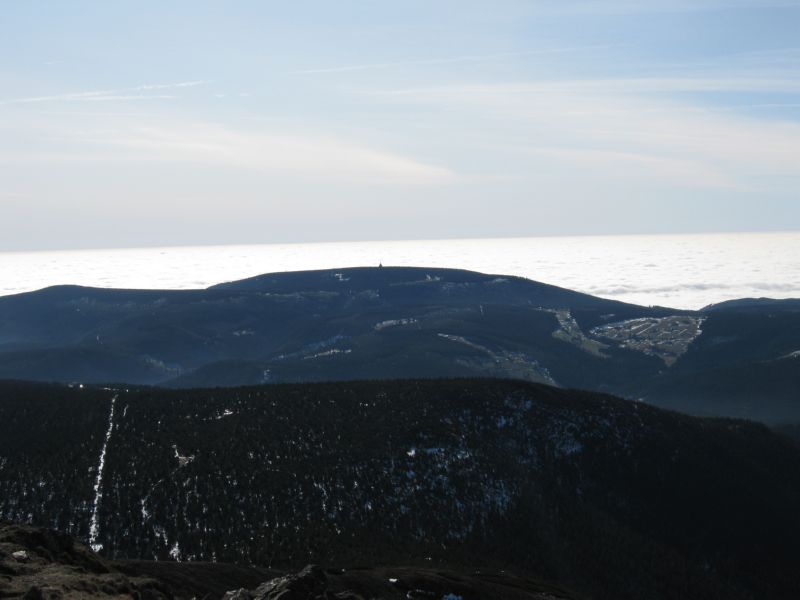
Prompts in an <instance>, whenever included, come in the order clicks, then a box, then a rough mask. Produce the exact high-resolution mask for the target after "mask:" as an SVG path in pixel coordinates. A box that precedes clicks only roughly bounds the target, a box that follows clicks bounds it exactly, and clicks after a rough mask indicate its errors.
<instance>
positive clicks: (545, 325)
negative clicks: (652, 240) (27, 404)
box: [0, 267, 800, 423]
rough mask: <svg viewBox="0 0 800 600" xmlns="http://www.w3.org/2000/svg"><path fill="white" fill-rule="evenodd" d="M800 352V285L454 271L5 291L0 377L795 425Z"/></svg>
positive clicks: (389, 270)
mask: <svg viewBox="0 0 800 600" xmlns="http://www.w3.org/2000/svg"><path fill="white" fill-rule="evenodd" d="M798 361H800V309H798V302H797V301H791V300H786V301H767V300H741V301H736V302H728V303H722V304H719V305H715V306H710V307H708V308H707V309H704V310H703V311H697V312H690V311H676V310H671V309H666V308H652V307H642V306H634V305H629V304H623V303H620V302H613V301H610V300H604V299H601V298H595V297H592V296H588V295H586V294H580V293H577V292H572V291H569V290H565V289H562V288H557V287H554V286H549V285H545V284H542V283H537V282H534V281H529V280H526V279H521V278H518V277H504V276H496V275H484V274H481V273H473V272H470V271H459V270H452V269H425V268H394V267H383V268H378V267H370V268H366V267H365V268H355V269H341V270H327V271H306V272H296V273H277V274H269V275H262V276H259V277H255V278H252V279H247V280H244V281H238V282H232V283H228V284H223V285H219V286H215V287H212V288H209V289H207V290H187V291H164V290H108V289H94V288H84V287H78V286H60V287H55V288H49V289H45V290H41V291H39V292H34V293H30V294H21V295H18V296H9V297H3V298H0V378H10V379H29V380H38V381H61V382H83V383H105V382H126V383H129V384H158V385H163V386H168V387H183V388H191V387H217V386H235V385H252V384H260V383H273V382H308V381H332V380H340V381H344V380H353V379H387V378H389V379H393V378H414V377H502V378H511V379H523V380H527V381H533V382H540V383H547V384H550V385H556V386H560V387H567V388H570V387H571V388H582V389H589V390H594V391H602V392H609V393H614V394H617V395H622V396H624V397H628V398H635V399H643V400H645V401H647V402H650V403H653V404H657V405H661V406H665V407H672V408H677V409H680V410H682V411H686V412H690V413H694V414H699V415H726V416H734V417H744V418H753V419H758V420H762V421H765V422H769V423H788V422H800V400H798V397H799V395H798V393H797V392H798V389H800V368H798V364H800V362H798Z"/></svg>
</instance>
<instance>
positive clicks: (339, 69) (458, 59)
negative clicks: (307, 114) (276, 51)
mask: <svg viewBox="0 0 800 600" xmlns="http://www.w3.org/2000/svg"><path fill="white" fill-rule="evenodd" d="M625 45H626V44H598V45H592V46H569V47H565V48H543V49H539V50H522V51H519V52H496V53H493V54H478V55H466V56H450V57H443V58H428V59H418V60H398V61H392V62H382V63H364V64H357V65H340V66H334V67H322V68H318V69H302V70H299V71H292V72H291V73H290V75H312V74H317V73H346V72H349V71H370V70H378V69H391V68H394V67H406V66H428V65H449V64H456V63H471V62H486V61H492V60H502V59H504V58H520V57H524V56H536V55H546V54H565V53H569V52H582V51H590V50H604V49H610V48H619V47H622V46H625Z"/></svg>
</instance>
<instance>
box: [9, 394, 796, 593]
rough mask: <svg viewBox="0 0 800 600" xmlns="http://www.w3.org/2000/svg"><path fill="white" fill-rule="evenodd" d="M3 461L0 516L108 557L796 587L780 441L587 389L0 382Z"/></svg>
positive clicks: (677, 589)
mask: <svg viewBox="0 0 800 600" xmlns="http://www.w3.org/2000/svg"><path fill="white" fill-rule="evenodd" d="M112 407H113V413H112ZM101 456H102V457H103V460H102V461H101V460H100V457H101ZM0 457H2V458H0V517H1V518H5V519H8V520H15V521H27V522H32V523H35V524H39V525H46V526H51V527H56V528H59V529H63V530H67V531H69V532H70V533H72V534H74V535H76V536H78V537H80V538H81V539H84V540H87V541H91V542H92V543H94V544H95V545H96V546H97V547H98V548H102V553H103V554H104V555H105V556H107V557H110V558H129V559H131V558H141V559H154V558H157V559H159V560H172V559H180V560H189V561H203V560H211V561H218V562H252V563H255V564H259V565H263V566H271V567H273V568H278V567H279V568H282V569H297V568H300V567H302V566H303V565H305V564H306V563H308V562H318V563H321V564H326V565H336V566H343V567H347V568H350V567H352V566H355V565H361V566H378V565H380V564H406V565H409V566H417V567H423V568H455V569H456V570H460V569H463V568H464V567H471V568H479V569H481V570H485V571H489V570H498V569H512V570H514V571H516V572H518V573H523V574H532V575H535V576H536V577H543V578H545V579H548V580H551V581H558V582H561V583H563V584H564V585H566V586H567V587H569V588H571V589H576V590H578V591H579V592H580V591H582V592H585V593H586V594H589V595H591V596H592V597H594V598H614V599H615V600H619V599H625V598H630V599H634V598H648V599H658V598H665V599H666V598H675V599H677V598H681V599H686V598H703V599H707V598H726V599H738V598H741V599H744V598H764V597H769V598H775V599H781V598H786V599H787V600H788V599H789V598H796V597H797V595H798V593H800V578H798V575H797V571H796V569H795V568H794V565H796V564H797V562H798V560H800V550H798V547H797V544H796V540H797V539H798V537H800V517H799V516H798V514H797V511H796V506H797V505H798V502H799V501H800V474H798V471H797V468H796V466H797V464H798V461H800V449H799V448H798V447H797V445H796V444H794V443H793V442H791V441H789V440H787V439H785V438H783V437H781V436H778V435H776V434H773V433H772V432H770V431H769V430H768V429H767V428H766V427H763V426H760V425H756V424H752V423H748V422H744V421H733V420H715V419H698V418H693V417H688V416H684V415H680V414H677V413H672V412H667V411H663V410H660V409H657V408H654V407H651V406H647V405H645V404H641V403H633V402H628V401H623V400H619V399H616V398H613V397H610V396H605V395H598V394H592V393H588V392H577V391H570V390H559V389H556V388H552V387H547V386H542V385H537V384H532V383H524V382H514V381H505V380H438V381H437V380H429V381H413V380H412V381H386V382H350V383H329V384H304V385H270V386H260V387H246V388H237V389H212V390H174V391H169V390H160V389H135V388H128V389H102V388H93V387H91V386H87V387H85V388H83V389H80V388H77V387H73V388H69V387H66V386H60V385H45V384H30V383H14V382H7V383H3V384H2V385H0ZM101 464H102V465H103V471H102V472H101V473H100V475H101V477H100V482H99V485H98V479H97V478H98V466H99V465H101ZM95 486H97V489H96V488H95ZM98 491H99V494H98ZM95 507H96V509H95ZM95 513H96V514H97V529H96V530H95V531H93V530H92V526H91V524H92V515H93V514H95Z"/></svg>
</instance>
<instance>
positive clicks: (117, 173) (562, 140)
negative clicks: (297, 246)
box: [0, 0, 800, 251]
mask: <svg viewBox="0 0 800 600" xmlns="http://www.w3.org/2000/svg"><path fill="white" fill-rule="evenodd" d="M798 32H800V0H594V1H591V0H492V1H488V0H483V1H481V2H477V1H472V0H404V1H403V2H383V1H367V0H361V1H357V0H337V2H329V1H310V0H297V1H293V2H271V1H266V0H264V1H243V0H238V1H237V0H230V1H225V2H223V1H219V2H211V1H204V0H191V1H181V0H174V1H171V2H163V1H148V0H138V1H136V2H133V1H125V0H120V1H115V2H106V1H95V2H89V1H80V0H73V1H70V2H63V1H60V0H58V1H55V0H53V1H44V0H30V1H23V0H8V1H7V2H4V3H3V5H2V11H0V251H22V250H45V249H47V250H51V249H70V248H106V247H141V246H164V245H201V244H245V243H246V244H252V243H285V242H318V241H345V240H388V239H397V240H400V239H440V238H471V237H481V238H484V237H526V236H541V235H595V234H629V233H691V232H714V231H771V230H784V231H785V230H798V229H800V36H798Z"/></svg>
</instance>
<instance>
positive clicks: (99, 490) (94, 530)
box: [89, 394, 119, 552]
mask: <svg viewBox="0 0 800 600" xmlns="http://www.w3.org/2000/svg"><path fill="white" fill-rule="evenodd" d="M117 396H119V394H114V395H113V396H112V397H111V410H110V411H109V414H108V430H107V431H106V439H105V441H104V442H103V447H102V448H101V450H100V461H99V462H98V464H97V478H96V479H95V481H94V502H93V504H92V519H91V521H90V525H89V546H90V547H91V548H92V550H94V551H95V552H99V551H100V550H102V549H103V544H98V543H97V536H98V535H99V534H100V525H99V524H98V522H97V511H98V509H99V508H100V500H102V498H103V469H104V467H105V465H106V449H107V448H108V441H109V440H110V439H111V433H112V432H113V431H114V407H115V406H116V404H117Z"/></svg>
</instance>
